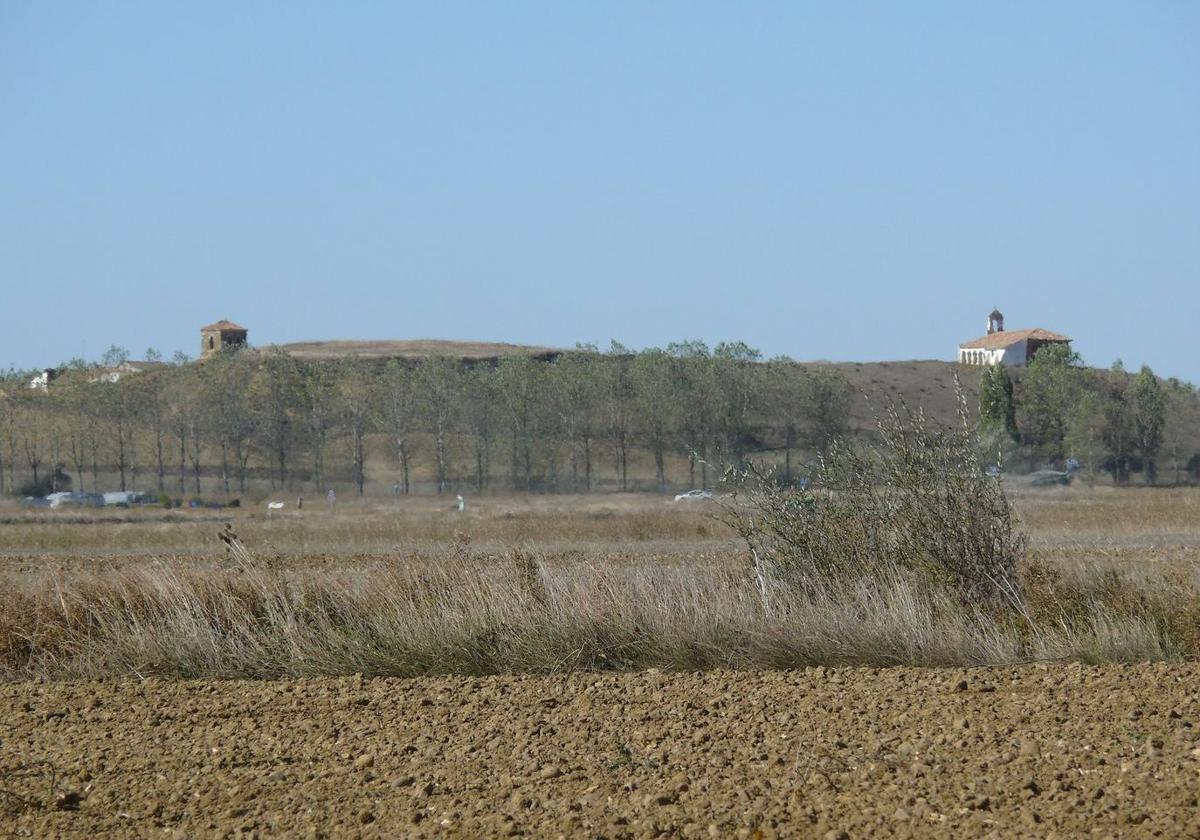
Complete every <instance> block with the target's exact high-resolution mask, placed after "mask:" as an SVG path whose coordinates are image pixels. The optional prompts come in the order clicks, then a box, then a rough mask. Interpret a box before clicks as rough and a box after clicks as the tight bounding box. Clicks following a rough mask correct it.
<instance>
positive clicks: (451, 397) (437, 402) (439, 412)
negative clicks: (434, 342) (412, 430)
mask: <svg viewBox="0 0 1200 840" xmlns="http://www.w3.org/2000/svg"><path fill="white" fill-rule="evenodd" d="M458 368H459V363H458V362H456V361H455V360H453V359H451V358H449V357H447V356H431V357H430V358H428V359H426V360H425V361H424V362H422V363H421V366H420V367H419V368H417V388H418V393H419V394H420V395H421V400H420V411H421V418H422V420H423V422H424V424H425V427H426V428H427V429H429V431H430V432H431V433H432V434H433V454H434V468H435V472H436V476H437V491H438V495H439V496H440V495H441V494H443V493H445V492H446V489H447V483H448V481H449V476H450V472H449V454H448V445H449V437H450V433H451V431H452V430H453V428H454V421H455V415H456V413H457V412H458V409H459V396H460V394H459V390H458V388H459V375H458Z"/></svg>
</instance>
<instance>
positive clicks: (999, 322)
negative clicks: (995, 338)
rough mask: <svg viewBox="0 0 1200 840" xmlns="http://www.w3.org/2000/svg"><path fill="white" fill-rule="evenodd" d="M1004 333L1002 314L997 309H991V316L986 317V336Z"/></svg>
mask: <svg viewBox="0 0 1200 840" xmlns="http://www.w3.org/2000/svg"><path fill="white" fill-rule="evenodd" d="M998 332H1004V313H1003V312H1001V311H1000V310H999V309H993V310H992V314H990V315H988V323H987V334H988V335H991V334H992V333H998Z"/></svg>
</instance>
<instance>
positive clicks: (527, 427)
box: [0, 342, 853, 496]
mask: <svg viewBox="0 0 1200 840" xmlns="http://www.w3.org/2000/svg"><path fill="white" fill-rule="evenodd" d="M122 355H123V354H122V353H121V352H120V351H117V350H116V349H114V350H113V351H110V354H109V357H108V359H107V360H106V361H108V362H110V363H111V362H113V361H115V360H119V359H120V358H121V356H122ZM100 370H102V368H99V367H97V366H92V365H87V364H84V363H82V362H76V363H73V364H71V365H69V366H67V368H66V369H65V370H64V371H63V372H62V373H61V374H60V375H59V376H58V377H57V378H56V379H55V380H54V382H53V383H52V384H51V385H50V387H49V388H48V389H46V390H45V391H40V390H31V389H29V388H26V387H23V385H22V383H21V382H20V381H19V380H18V379H17V378H14V379H13V380H12V381H10V382H8V383H7V384H5V385H4V391H5V393H6V397H5V398H4V399H0V487H2V488H3V489H4V490H6V491H7V492H9V493H15V492H22V493H24V494H29V495H32V494H39V495H40V494H44V493H46V492H50V491H53V490H58V489H67V488H72V489H76V490H84V489H86V490H90V491H103V490H107V489H117V488H118V487H119V488H120V489H122V490H126V489H128V490H139V491H149V490H151V489H156V490H158V491H159V492H165V493H178V494H180V495H188V494H195V495H197V496H199V495H200V494H201V493H202V492H208V493H214V492H217V493H225V494H230V495H231V494H235V493H245V492H246V491H247V487H248V484H250V483H251V482H262V483H265V484H268V485H269V486H270V487H271V488H272V489H283V488H290V489H293V490H300V491H303V490H304V489H306V488H311V489H312V490H316V491H319V492H320V491H323V490H324V489H325V488H327V487H329V486H331V485H332V484H333V483H335V482H336V483H339V484H340V483H347V482H348V483H350V484H351V485H352V486H354V487H355V488H357V490H358V492H360V493H361V492H363V489H364V486H365V485H366V483H367V481H368V478H369V476H368V472H369V470H378V472H379V473H383V474H377V475H373V476H370V478H373V479H376V480H383V481H385V482H386V483H387V484H391V483H392V481H393V480H394V481H395V484H396V489H397V491H398V492H402V493H408V492H410V491H411V490H412V489H413V484H414V479H413V476H414V473H416V472H417V467H421V468H422V469H421V470H420V473H421V474H422V475H424V476H428V477H429V479H430V480H431V482H432V484H433V486H434V487H436V490H437V491H438V492H439V493H441V492H446V491H448V490H451V489H452V488H455V487H461V486H472V487H474V488H475V489H476V490H477V491H479V492H483V491H486V490H488V489H489V488H495V487H507V488H511V489H516V490H537V491H547V492H554V491H564V492H566V491H569V492H587V491H590V490H592V489H594V488H596V487H598V486H600V485H601V483H603V484H604V485H606V486H609V487H614V488H616V489H620V490H626V489H633V488H634V487H641V488H644V489H651V488H657V489H660V490H664V489H666V488H667V487H668V486H678V485H680V484H682V483H683V482H684V481H685V479H686V483H687V485H688V486H691V487H705V486H708V485H709V484H710V483H711V482H712V481H713V480H714V478H715V476H714V475H713V474H712V471H713V467H712V465H715V464H728V463H738V462H740V461H743V460H744V459H745V458H746V457H747V456H748V454H750V453H752V452H760V451H763V450H768V449H770V450H776V451H778V452H779V453H780V463H781V477H782V478H783V480H785V481H790V480H791V478H792V471H793V451H806V452H809V453H811V452H814V451H819V450H821V449H822V448H823V447H825V446H827V445H828V444H829V443H830V442H831V441H832V440H834V439H836V438H839V437H843V436H845V435H846V434H847V432H848V429H849V416H850V401H851V399H852V396H853V393H852V389H851V388H850V386H849V385H848V383H847V382H846V380H845V378H844V377H842V376H841V375H840V374H839V373H837V372H836V371H835V370H833V369H830V368H827V367H819V366H806V365H801V364H797V363H795V362H792V361H790V360H787V359H773V360H770V361H765V362H764V361H762V359H761V356H760V354H759V352H758V351H756V350H754V349H753V348H750V347H748V346H747V345H745V344H743V343H740V342H738V343H722V344H719V345H717V346H716V347H715V348H713V349H710V348H708V347H707V346H706V345H704V344H703V343H701V342H685V343H679V344H672V345H669V346H668V347H667V348H665V349H657V348H652V349H648V350H644V351H641V352H630V351H629V350H627V349H626V348H624V347H622V346H620V345H618V344H615V343H614V345H613V346H612V347H611V348H610V349H609V351H607V352H600V351H598V350H597V349H596V348H594V347H588V346H581V347H580V348H579V349H578V350H577V351H573V352H567V353H564V354H562V355H561V356H559V357H557V358H556V359H554V360H551V361H543V360H538V359H535V358H531V357H528V356H521V355H514V356H508V357H504V358H501V359H500V360H498V361H492V362H487V363H475V364H471V363H466V362H463V361H462V360H459V359H456V358H449V357H436V356H435V357H431V358H425V359H421V360H400V359H394V360H390V361H387V362H379V361H374V360H367V359H361V358H353V357H350V358H343V359H339V360H336V361H306V360H301V359H297V358H295V357H293V356H291V355H288V354H287V353H285V352H283V351H281V350H277V349H268V350H263V351H259V350H229V351H222V352H220V353H217V354H214V355H213V356H211V357H209V358H206V359H205V360H204V361H203V362H201V363H194V362H189V361H187V360H185V359H182V358H179V359H177V360H176V361H175V362H174V363H168V364H164V365H162V366H161V367H158V368H155V369H152V370H149V371H145V372H142V373H137V374H133V375H126V376H123V377H121V378H120V380H119V381H117V382H108V381H103V380H102V379H101V378H100V377H98V375H97V374H98V372H99V371H100ZM384 442H386V448H387V450H388V455H389V458H388V461H382V460H380V459H379V458H375V459H370V458H368V453H369V452H374V453H377V454H378V453H379V451H380V449H381V448H382V447H383V446H384ZM635 452H638V453H640V454H641V455H642V458H641V462H642V463H645V464H651V463H652V464H653V468H652V469H653V473H652V478H651V472H650V468H649V467H648V466H647V468H646V469H645V471H644V472H643V474H642V476H641V477H639V476H636V475H635V476H631V474H630V460H631V456H632V455H633V454H634V453H635ZM682 458H686V464H687V467H686V469H687V474H686V475H684V474H683V473H682V470H683V466H682V464H683V463H684V462H683V461H682V460H681V459H682ZM385 464H386V466H384V465H385ZM673 464H674V465H677V466H676V467H675V469H676V471H677V472H678V473H679V474H675V475H672V474H669V471H670V470H669V468H670V467H671V466H672V465H673Z"/></svg>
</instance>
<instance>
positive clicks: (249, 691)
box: [0, 664, 1200, 838]
mask: <svg viewBox="0 0 1200 840" xmlns="http://www.w3.org/2000/svg"><path fill="white" fill-rule="evenodd" d="M1198 748H1200V665H1197V664H1185V665H1179V664H1154V665H1138V666H1123V667H1121V666H1107V667H1102V668H1090V667H1087V666H1079V665H1045V666H1026V667H1020V668H1004V669H986V670H973V669H972V670H950V669H942V670H918V669H903V668H897V669H888V670H869V669H835V670H830V669H820V668H816V669H808V670H806V671H791V672H789V671H781V672H771V673H733V672H720V671H716V672H708V673H701V674H691V673H678V674H665V673H657V672H647V673H637V674H620V675H600V674H588V673H576V674H571V675H568V676H562V677H536V676H526V677H519V676H518V677H491V678H438V679H411V680H382V679H381V680H366V681H364V680H360V679H356V678H347V679H314V680H292V681H277V682H241V681H209V682H187V681H180V682H172V681H159V680H150V681H146V682H136V681H104V682H87V683H48V684H35V683H19V684H18V683H9V684H4V685H0V791H2V792H0V834H5V833H7V834H11V835H17V836H31V837H58V836H92V837H101V836H104V837H216V836H260V837H263V836H310V837H316V836H329V837H358V836H362V837H398V836H401V837H402V836H461V837H490V836H522V835H523V836H529V837H554V836H567V837H611V838H618V837H659V836H682V837H775V836H811V837H819V838H836V837H868V836H872V837H878V836H901V837H903V836H913V835H918V836H958V837H975V836H987V835H991V836H1003V837H1012V836H1028V837H1052V836H1083V835H1098V836H1159V837H1172V838H1174V837H1196V836H1200V810H1198V808H1197V795H1198V793H1200V751H1198Z"/></svg>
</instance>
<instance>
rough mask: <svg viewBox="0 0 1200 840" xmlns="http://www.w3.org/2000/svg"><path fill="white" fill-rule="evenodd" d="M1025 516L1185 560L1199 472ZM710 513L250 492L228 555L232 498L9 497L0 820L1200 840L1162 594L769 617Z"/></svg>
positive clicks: (1078, 561)
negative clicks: (131, 503)
mask: <svg viewBox="0 0 1200 840" xmlns="http://www.w3.org/2000/svg"><path fill="white" fill-rule="evenodd" d="M1017 506H1018V510H1019V512H1020V514H1021V518H1022V521H1023V523H1024V524H1025V527H1026V528H1027V529H1028V531H1029V534H1030V557H1031V559H1033V560H1035V561H1037V562H1038V563H1039V564H1040V565H1041V566H1044V567H1047V568H1051V569H1053V570H1054V571H1055V574H1057V575H1059V576H1060V577H1061V578H1062V579H1063V580H1067V581H1076V582H1079V586H1083V584H1084V582H1088V581H1094V580H1105V581H1107V582H1106V583H1105V584H1104V585H1105V586H1117V587H1118V588H1119V587H1120V586H1135V585H1137V586H1142V587H1154V586H1159V585H1160V583H1161V582H1163V581H1166V582H1167V583H1162V584H1161V585H1163V586H1166V585H1167V584H1168V583H1169V584H1170V586H1174V587H1176V589H1172V590H1171V591H1172V592H1175V593H1176V594H1179V592H1183V593H1185V594H1186V593H1187V592H1189V591H1190V590H1187V589H1186V588H1184V589H1179V587H1184V586H1185V585H1192V584H1194V581H1195V579H1196V575H1197V568H1198V563H1197V556H1198V555H1197V552H1198V551H1200V516H1198V514H1200V494H1198V493H1195V492H1193V491H1185V490H1178V491H1174V490H1172V491H1142V490H1128V491H1109V490H1095V491H1087V490H1082V489H1071V490H1061V491H1049V492H1046V493H1041V494H1037V495H1028V496H1021V497H1019V498H1018V503H1017ZM710 513H711V511H710V510H708V509H706V508H705V507H704V506H692V507H683V506H677V505H673V504H671V503H670V502H669V501H664V500H661V499H654V498H648V497H635V496H628V497H595V498H561V497H542V498H521V497H513V498H499V499H483V500H479V501H476V500H469V501H468V509H467V511H466V512H465V513H464V514H458V513H456V512H453V511H451V510H450V509H449V505H447V504H445V503H443V502H441V501H439V500H429V499H420V500H417V499H414V500H406V501H404V502H402V503H401V504H399V505H393V504H391V503H390V502H389V503H384V504H378V503H376V504H364V505H361V506H360V505H354V504H343V505H340V506H339V507H338V509H337V510H334V511H329V510H327V509H324V508H323V507H322V508H318V509H314V510H309V509H305V510H304V511H302V512H299V513H297V512H294V511H288V512H286V513H285V514H284V515H282V516H279V515H277V516H275V517H273V518H268V517H267V516H266V515H265V512H262V511H242V512H240V513H238V514H237V515H236V516H235V517H234V518H233V521H232V522H231V523H230V525H231V527H232V529H233V530H234V532H235V533H237V535H238V537H239V541H240V543H241V544H243V545H244V546H245V549H246V552H247V553H248V558H247V557H241V558H239V557H237V556H232V557H231V556H229V555H228V554H227V552H226V551H225V549H224V546H223V544H222V543H221V542H220V540H219V539H218V533H219V531H220V530H221V529H222V528H223V527H224V525H225V522H224V521H222V520H221V518H220V517H218V516H215V515H212V514H202V513H196V514H194V515H188V514H184V515H178V514H176V515H171V514H167V513H165V512H162V513H160V512H151V511H147V512H136V511H135V512H126V513H123V514H114V515H103V516H87V515H82V514H69V513H64V514H58V513H44V512H38V513H32V512H25V511H21V510H18V509H5V510H2V511H0V518H2V519H3V524H2V525H0V568H2V569H3V581H4V587H5V589H4V601H3V603H4V607H3V610H4V611H3V612H2V613H0V633H2V634H4V635H0V645H2V646H3V653H4V662H3V667H4V674H5V677H6V682H5V683H3V684H2V685H0V693H2V694H3V699H2V700H0V834H2V833H8V834H11V835H14V836H31V837H45V836H83V835H93V836H118V837H119V836H128V837H147V836H165V837H172V836H178V837H210V836H254V835H256V834H257V835H258V836H379V837H387V836H463V837H473V836H521V835H524V836H537V837H541V836H569V837H573V836H593V837H614V838H615V837H652V836H687V837H692V836H695V837H709V836H716V837H725V836H763V837H769V836H815V837H840V836H848V837H861V836H912V835H921V836H938V835H943V836H947V835H950V834H952V833H953V834H958V835H964V834H965V835H967V836H987V835H992V836H1022V835H1023V836H1030V837H1045V836H1079V835H1084V834H1089V835H1091V834H1094V835H1098V836H1161V837H1179V836H1200V821H1198V810H1197V791H1200V752H1198V750H1200V665H1198V664H1197V663H1196V662H1195V661H1194V660H1192V659H1190V658H1189V656H1190V655H1189V654H1188V653H1186V652H1185V651H1180V650H1174V649H1164V647H1163V645H1164V642H1163V641H1162V638H1161V634H1159V635H1155V631H1154V628H1153V627H1151V626H1149V625H1148V623H1147V619H1146V618H1145V616H1143V615H1141V614H1140V613H1138V614H1135V613H1132V612H1131V613H1130V614H1129V615H1121V614H1118V613H1116V612H1113V613H1112V614H1111V615H1109V616H1108V617H1107V618H1106V620H1107V621H1108V622H1109V623H1108V625H1106V627H1107V629H1105V630H1104V631H1103V633H1101V632H1099V631H1097V630H1096V628H1095V627H1092V629H1091V630H1090V631H1088V632H1090V633H1091V635H1090V636H1088V635H1087V634H1086V633H1084V632H1083V631H1082V630H1079V631H1075V635H1071V634H1064V635H1062V637H1061V638H1059V637H1055V638H1054V639H1051V638H1050V636H1049V635H1047V637H1046V638H1045V639H1042V640H1038V639H1033V640H1030V639H1029V638H1023V639H1022V647H1020V649H1019V650H1018V649H1017V648H1015V647H1013V646H1012V644H1013V643H1012V642H1011V641H1007V640H998V639H996V638H991V637H989V636H987V634H986V633H985V632H984V631H983V630H981V629H980V627H976V626H973V625H972V626H958V625H954V626H951V625H950V624H946V623H945V619H944V618H938V619H937V620H938V621H940V622H942V624H939V625H938V628H939V629H938V634H936V635H930V634H928V633H927V632H926V635H924V636H921V632H925V631H921V628H919V627H916V626H914V625H912V624H911V623H912V622H917V621H921V620H922V617H923V616H924V617H928V615H933V616H941V612H939V610H938V609H937V605H933V606H932V607H931V609H932V610H933V612H932V613H929V614H928V615H927V614H925V613H922V612H921V609H922V605H920V604H908V605H907V606H906V607H905V609H904V610H901V609H900V602H899V600H896V599H898V598H899V595H898V594H897V593H890V594H888V595H887V597H888V598H891V599H892V600H887V601H886V602H884V603H882V604H879V605H878V610H877V611H878V612H883V613H887V617H886V620H884V619H883V618H874V617H872V616H871V615H868V614H867V612H865V611H867V610H873V609H874V606H875V605H876V602H873V601H867V602H864V603H863V604H859V605H857V607H855V608H854V609H851V610H850V611H849V612H845V611H843V612H841V613H837V612H834V611H833V610H832V607H831V605H828V604H826V605H824V607H822V605H820V604H816V605H814V604H803V605H798V604H795V605H791V606H790V607H789V610H790V612H788V613H787V614H786V615H782V616H781V615H780V614H779V610H780V608H779V607H774V609H773V610H764V609H763V608H762V605H761V604H759V603H758V601H757V600H756V595H757V592H756V590H755V589H754V588H753V586H751V585H748V584H747V582H746V580H745V578H746V558H745V557H744V556H743V550H742V548H741V546H740V545H739V544H738V543H737V541H736V540H735V539H734V537H733V535H732V534H731V533H729V532H728V531H727V530H726V529H725V528H724V526H722V525H721V524H720V523H718V522H716V521H714V520H713V519H712V518H711V516H710ZM331 581H332V583H330V582H331ZM414 581H418V582H419V583H414ZM464 581H465V582H464ZM1114 581H1115V582H1114ZM1089 585H1090V584H1089ZM276 586H282V587H284V588H285V589H286V591H287V595H286V597H276V596H275V595H272V593H273V592H274V590H273V589H272V587H276ZM306 587H307V588H306ZM321 587H326V588H324V589H322V588H321ZM1137 591H1141V590H1137ZM264 593H265V594H264ZM297 593H298V594H297ZM908 594H909V595H912V594H913V593H908ZM185 595H186V596H187V597H188V598H197V599H199V602H202V603H203V604H204V605H205V607H204V608H205V609H206V610H208V612H204V613H203V614H202V617H203V619H204V621H202V622H197V621H194V619H195V616H196V614H195V610H196V609H197V607H196V606H195V604H192V603H191V602H189V603H187V604H183V605H181V604H179V603H178V602H177V601H178V599H179V598H181V597H183V596H185ZM878 596H879V593H875V597H878ZM139 599H141V600H139ZM205 599H207V600H205ZM321 599H325V600H321ZM406 599H407V600H406ZM500 599H504V600H505V602H506V603H494V601H497V600H500ZM1180 603H1181V604H1184V606H1186V603H1190V602H1184V601H1181V602H1180ZM398 604H401V605H403V606H404V609H401V608H400V607H399V606H397V605H398ZM464 604H466V606H464ZM430 605H432V606H430ZM843 606H844V605H843ZM925 606H927V607H928V606H929V605H925ZM233 607H242V608H250V610H251V612H253V611H254V610H260V611H265V612H262V614H259V615H257V617H256V619H255V623H253V624H252V625H251V624H244V623H238V622H237V621H234V620H233V619H234V618H235V617H236V616H235V614H234V613H233V612H232V609H233ZM301 607H303V611H301V609H300V608H301ZM318 607H319V610H318ZM822 609H825V610H826V611H825V612H822V611H821V610H822ZM1110 609H1111V608H1110ZM38 610H42V611H44V613H39V612H38ZM271 610H283V612H282V613H279V614H274V613H271V612H270V611H271ZM288 610H293V612H288ZM388 610H391V611H392V612H393V613H396V614H394V615H389V616H387V617H386V619H385V618H380V613H382V612H387V611H388ZM413 611H418V612H419V615H415V616H414V615H413ZM756 611H757V612H756ZM1175 612H1177V613H1179V614H1180V615H1181V616H1182V619H1181V620H1182V621H1183V629H1182V630H1181V631H1179V632H1182V633H1186V632H1187V627H1188V625H1187V624H1186V622H1187V621H1190V620H1191V619H1190V618H1189V616H1188V614H1187V612H1186V609H1183V608H1180V609H1179V610H1176V611H1175ZM482 613H486V614H487V615H486V617H487V619H488V623H486V624H481V623H480V622H481V621H482V620H483V619H482V618H481V617H480V615H481V614H482ZM318 615H319V616H321V617H323V618H322V621H325V622H326V623H324V624H320V623H319V622H316V619H315V618H314V616H318ZM301 620H302V621H304V622H308V624H306V625H305V626H304V627H296V626H295V625H296V623H297V622H298V621H301ZM956 620H958V619H956ZM288 622H292V624H291V625H288ZM314 622H316V623H314ZM339 622H340V623H339ZM347 624H349V629H348V628H347ZM714 624H715V625H718V626H714ZM722 625H723V626H722ZM864 625H865V627H864ZM1089 626H1090V625H1089ZM264 627H268V628H269V631H270V632H267V631H265V630H264V629H263V628H264ZM280 627H290V628H291V629H290V630H289V631H288V632H284V631H282V630H280V629H279V628H280ZM481 627H485V628H486V629H487V630H488V633H490V634H491V635H485V636H484V637H482V638H481V636H480V628H481ZM314 628H315V629H314ZM497 628H502V630H503V632H499V631H497ZM985 629H986V628H985ZM351 631H353V632H351ZM926 631H927V629H926ZM955 633H958V634H960V635H957V636H956V635H954V634H955ZM435 634H438V638H437V639H436V640H435V641H436V642H437V643H436V644H434V643H433V642H431V641H430V639H431V638H433V637H434V635H435ZM903 634H909V635H917V636H921V637H920V638H917V639H909V640H907V641H904V640H899V641H898V639H897V637H898V636H901V635H903ZM1104 634H1107V635H1104ZM1101 636H1103V637H1102V638H1101ZM1179 638H1182V636H1179ZM1038 645H1041V647H1038ZM1054 645H1057V646H1058V647H1054ZM1156 645H1157V646H1156ZM1031 652H1035V653H1038V654H1039V655H1036V656H1033V655H1031ZM1020 657H1025V659H1024V660H1022V661H1021V662H1020V663H1019V664H1006V663H1009V662H1012V661H1015V660H1016V659H1019V658H1020ZM1140 659H1145V660H1160V661H1153V662H1141V663H1139V662H1138V660H1140ZM1029 660H1036V661H1029ZM905 661H908V662H918V663H920V664H922V665H925V666H941V667H912V666H911V665H904V664H900V663H903V662H905ZM988 663H991V664H988ZM868 665H870V666H881V665H891V666H892V667H866V666H868ZM967 666H970V667H967ZM731 668H734V669H735V670H731ZM505 671H510V672H511V671H518V672H527V673H503V672H505ZM356 672H357V673H356ZM496 672H500V673H496ZM389 674H391V675H395V674H403V675H411V676H405V677H403V678H400V677H396V676H388V675H389ZM245 677H257V679H245ZM264 677H269V679H266V678H264Z"/></svg>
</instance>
